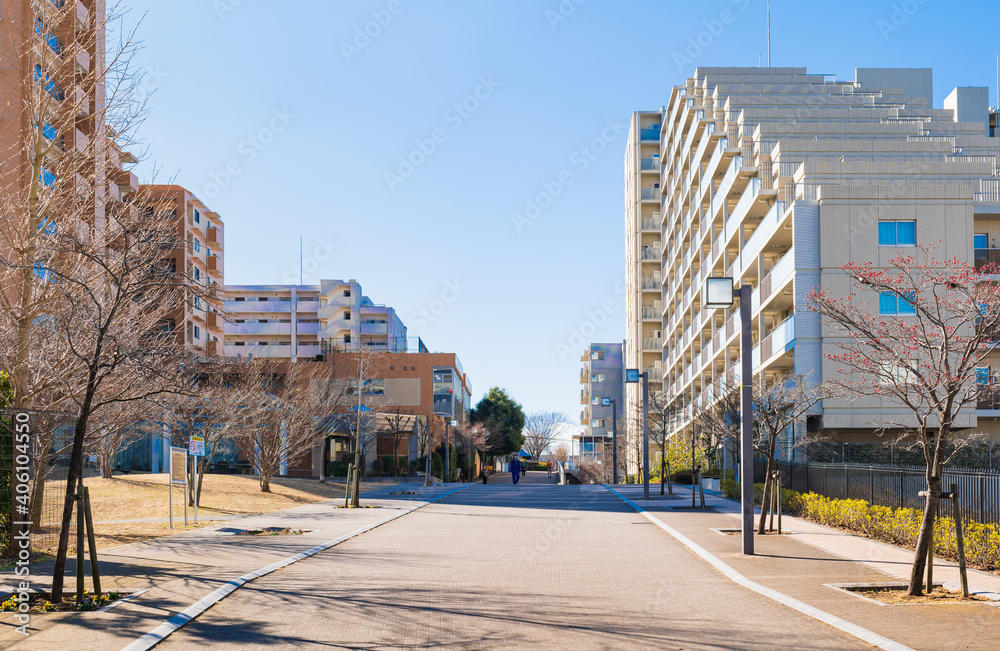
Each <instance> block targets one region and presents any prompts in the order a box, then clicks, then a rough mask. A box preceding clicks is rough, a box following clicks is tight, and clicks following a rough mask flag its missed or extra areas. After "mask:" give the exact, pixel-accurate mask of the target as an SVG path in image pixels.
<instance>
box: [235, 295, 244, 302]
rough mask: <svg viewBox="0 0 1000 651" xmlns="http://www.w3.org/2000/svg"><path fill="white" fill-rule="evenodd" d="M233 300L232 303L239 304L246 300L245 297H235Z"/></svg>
mask: <svg viewBox="0 0 1000 651" xmlns="http://www.w3.org/2000/svg"><path fill="white" fill-rule="evenodd" d="M233 300H234V301H239V302H246V300H247V299H246V297H245V296H237V297H236V298H234V299H233Z"/></svg>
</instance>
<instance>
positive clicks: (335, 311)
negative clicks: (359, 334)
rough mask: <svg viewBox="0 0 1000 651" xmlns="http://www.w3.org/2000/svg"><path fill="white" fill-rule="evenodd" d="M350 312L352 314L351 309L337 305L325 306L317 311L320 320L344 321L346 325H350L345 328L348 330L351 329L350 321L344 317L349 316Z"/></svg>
mask: <svg viewBox="0 0 1000 651" xmlns="http://www.w3.org/2000/svg"><path fill="white" fill-rule="evenodd" d="M348 312H351V308H349V307H345V306H343V305H337V304H333V305H324V306H323V307H321V308H319V309H317V310H316V314H317V316H319V318H320V319H323V320H329V321H344V322H345V323H348V325H346V326H344V327H346V328H349V327H350V325H349V323H350V319H349V318H348V319H345V318H344V315H345V314H347V313H348ZM352 316H353V313H352Z"/></svg>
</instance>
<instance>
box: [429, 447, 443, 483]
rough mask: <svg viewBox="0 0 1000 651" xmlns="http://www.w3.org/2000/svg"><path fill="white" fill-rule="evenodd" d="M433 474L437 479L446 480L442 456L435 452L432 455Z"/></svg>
mask: <svg viewBox="0 0 1000 651" xmlns="http://www.w3.org/2000/svg"><path fill="white" fill-rule="evenodd" d="M431 469H432V470H431V474H432V475H434V476H435V477H439V478H442V479H443V478H444V461H443V460H442V459H441V455H440V454H438V453H437V452H435V453H434V454H433V455H431Z"/></svg>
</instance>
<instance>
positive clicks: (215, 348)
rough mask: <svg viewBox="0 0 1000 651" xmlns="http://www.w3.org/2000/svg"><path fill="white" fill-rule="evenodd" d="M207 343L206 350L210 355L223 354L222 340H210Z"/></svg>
mask: <svg viewBox="0 0 1000 651" xmlns="http://www.w3.org/2000/svg"><path fill="white" fill-rule="evenodd" d="M205 343H206V346H205V348H206V352H207V354H208V356H209V357H218V356H219V355H221V354H222V342H221V341H208V342H205Z"/></svg>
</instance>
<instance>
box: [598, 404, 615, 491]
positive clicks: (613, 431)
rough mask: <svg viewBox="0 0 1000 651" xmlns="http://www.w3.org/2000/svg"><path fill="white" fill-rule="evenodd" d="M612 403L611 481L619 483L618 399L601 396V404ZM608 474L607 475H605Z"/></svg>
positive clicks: (604, 405)
mask: <svg viewBox="0 0 1000 651" xmlns="http://www.w3.org/2000/svg"><path fill="white" fill-rule="evenodd" d="M608 405H611V483H612V484H617V483H618V401H617V400H615V399H614V398H601V406H602V407H607V406H608ZM605 476H607V475H605Z"/></svg>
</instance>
